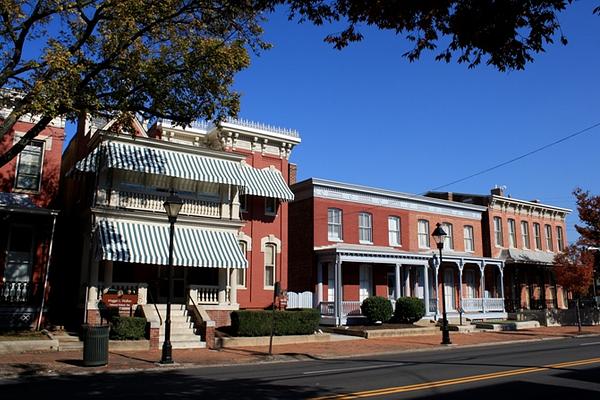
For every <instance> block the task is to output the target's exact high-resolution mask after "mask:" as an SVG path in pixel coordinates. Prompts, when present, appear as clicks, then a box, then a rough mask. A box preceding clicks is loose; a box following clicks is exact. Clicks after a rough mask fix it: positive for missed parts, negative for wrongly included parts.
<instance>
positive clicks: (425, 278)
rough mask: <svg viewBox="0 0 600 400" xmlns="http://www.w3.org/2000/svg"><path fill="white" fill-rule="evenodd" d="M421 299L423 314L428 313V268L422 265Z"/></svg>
mask: <svg viewBox="0 0 600 400" xmlns="http://www.w3.org/2000/svg"><path fill="white" fill-rule="evenodd" d="M423 286H424V287H423V297H424V299H423V301H424V302H425V314H426V315H427V314H429V268H428V265H427V264H425V265H423Z"/></svg>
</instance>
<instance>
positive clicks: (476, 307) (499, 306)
mask: <svg viewBox="0 0 600 400" xmlns="http://www.w3.org/2000/svg"><path fill="white" fill-rule="evenodd" d="M462 308H463V310H464V311H465V312H487V311H504V299H503V298H500V297H490V298H481V297H474V298H463V299H462Z"/></svg>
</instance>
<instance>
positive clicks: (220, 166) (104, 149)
mask: <svg viewBox="0 0 600 400" xmlns="http://www.w3.org/2000/svg"><path fill="white" fill-rule="evenodd" d="M101 158H105V159H104V160H100V159H101ZM98 163H100V164H101V165H105V166H106V167H108V168H114V169H122V170H127V171H135V172H139V173H147V174H155V175H162V176H170V177H175V178H182V179H190V180H194V181H201V182H210V183H220V184H228V185H235V186H239V187H241V188H242V189H243V191H244V192H245V193H247V194H250V195H256V196H264V197H273V198H278V199H281V200H284V201H291V200H293V199H294V194H293V193H292V191H291V190H290V188H289V187H288V185H287V183H286V182H285V179H284V178H283V176H282V175H281V173H280V172H279V171H277V170H276V169H274V168H273V169H271V168H265V169H256V168H253V167H251V166H249V165H246V164H245V163H243V162H240V161H232V160H225V159H220V158H216V157H207V156H203V155H200V154H194V153H193V152H184V151H175V150H169V149H163V148H157V147H151V146H147V145H136V144H132V143H121V142H114V141H109V142H104V143H102V144H100V145H99V146H98V147H96V148H95V149H94V150H92V152H90V153H89V154H88V155H87V156H86V157H85V158H83V159H82V160H80V161H78V162H77V163H76V164H75V167H74V170H77V171H81V172H94V171H96V170H97V169H98Z"/></svg>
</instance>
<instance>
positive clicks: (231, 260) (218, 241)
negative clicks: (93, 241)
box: [98, 219, 247, 268]
mask: <svg viewBox="0 0 600 400" xmlns="http://www.w3.org/2000/svg"><path fill="white" fill-rule="evenodd" d="M98 233H99V237H100V247H101V248H100V249H99V250H100V254H101V258H102V259H103V260H109V261H122V262H128V263H140V264H156V265H168V264H169V225H168V224H161V225H158V224H144V223H139V222H132V221H118V220H111V219H103V220H100V221H99V222H98ZM173 265H176V266H184V267H207V268H227V267H229V268H246V267H247V261H246V258H245V256H244V254H243V253H242V251H241V249H240V246H239V243H238V240H237V239H236V237H235V235H234V234H233V233H231V232H224V231H215V230H208V229H198V228H191V227H184V226H176V227H175V236H174V240H173Z"/></svg>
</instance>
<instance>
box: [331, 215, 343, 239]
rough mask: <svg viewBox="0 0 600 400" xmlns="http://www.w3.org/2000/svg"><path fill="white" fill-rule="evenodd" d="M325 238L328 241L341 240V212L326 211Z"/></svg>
mask: <svg viewBox="0 0 600 400" xmlns="http://www.w3.org/2000/svg"><path fill="white" fill-rule="evenodd" d="M327 237H328V239H329V240H342V239H343V237H342V210H340V209H338V208H330V209H328V210H327Z"/></svg>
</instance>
